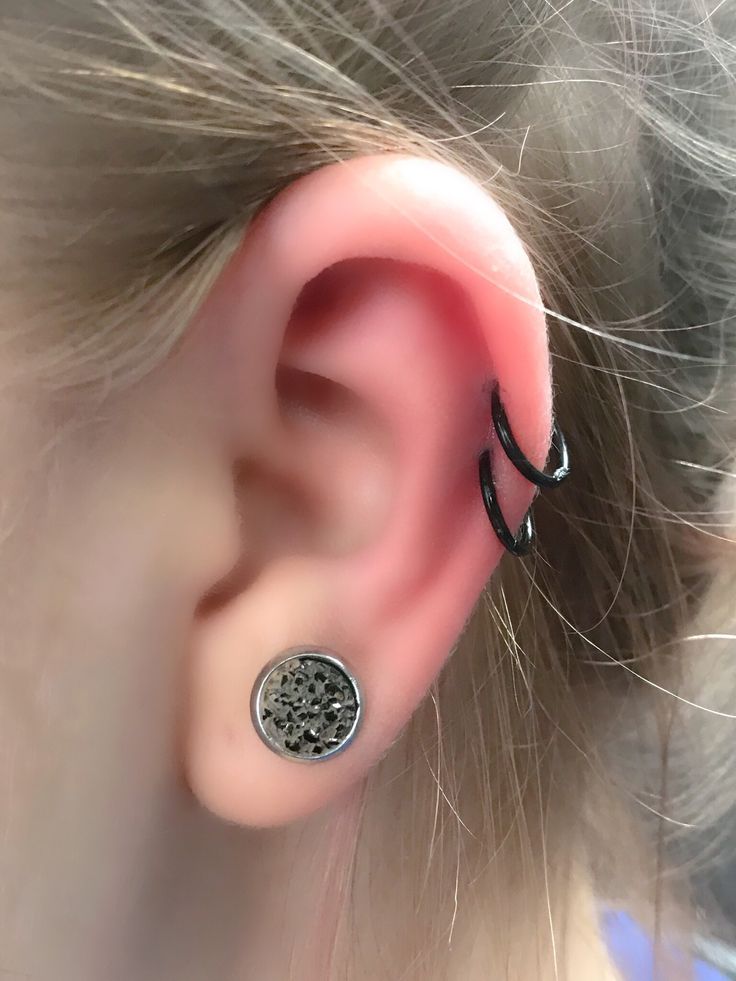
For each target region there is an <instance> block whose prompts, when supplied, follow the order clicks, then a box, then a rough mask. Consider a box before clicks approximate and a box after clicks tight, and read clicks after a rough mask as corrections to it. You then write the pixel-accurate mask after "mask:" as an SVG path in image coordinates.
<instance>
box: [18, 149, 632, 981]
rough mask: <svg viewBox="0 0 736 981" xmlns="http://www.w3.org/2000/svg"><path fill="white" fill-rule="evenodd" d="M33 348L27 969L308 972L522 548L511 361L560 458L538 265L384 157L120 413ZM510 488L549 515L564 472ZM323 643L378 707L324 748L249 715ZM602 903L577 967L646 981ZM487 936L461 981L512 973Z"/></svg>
mask: <svg viewBox="0 0 736 981" xmlns="http://www.w3.org/2000/svg"><path fill="white" fill-rule="evenodd" d="M338 263H344V265H343V266H341V267H340V266H337V267H336V264H338ZM328 269H332V270H333V272H332V273H331V274H330V275H328V276H326V277H324V278H323V279H322V280H320V281H319V283H318V286H317V287H315V288H314V289H313V290H312V293H311V295H310V296H309V297H308V302H305V303H303V304H302V305H300V306H299V307H298V308H297V309H296V310H295V302H296V300H297V297H299V295H300V294H301V292H302V290H303V288H304V286H305V285H306V284H307V283H308V282H309V281H310V280H313V279H314V278H315V277H317V276H319V275H320V274H321V273H323V272H324V271H325V270H328ZM16 315H17V316H19V317H22V311H14V316H16ZM23 357H24V355H23V353H22V352H19V351H16V350H14V349H13V348H12V346H10V345H9V346H8V347H6V349H4V350H3V359H4V360H3V362H2V367H1V368H0V371H2V373H3V376H4V378H3V379H0V381H3V383H2V384H0V391H1V392H2V401H3V405H2V410H1V411H0V418H2V419H3V420H6V422H5V423H4V424H3V427H2V430H1V436H0V439H1V442H0V460H1V461H2V466H0V496H1V499H2V502H3V507H2V519H3V520H2V528H1V531H2V545H1V546H0V579H1V580H2V582H3V583H7V584H8V585H7V587H6V588H4V590H3V598H2V610H1V615H0V623H1V624H2V628H1V630H2V632H1V633H0V671H1V672H2V684H1V685H0V747H1V748H0V814H2V816H3V817H2V823H0V951H2V958H1V959H0V978H2V979H4V978H5V977H8V978H11V977H16V976H17V977H25V976H28V977H32V978H34V979H37V981H72V979H73V981H93V979H94V981H97V979H100V978H105V979H106V981H123V979H126V981H127V979H136V981H146V979H150V981H168V979H170V978H176V979H177V981H201V979H204V978H223V979H226V978H240V977H251V976H252V977H259V978H262V979H269V981H270V979H273V981H283V979H284V978H285V977H288V961H289V956H290V950H289V943H288V942H284V938H293V940H294V943H295V944H296V945H297V946H298V945H299V943H301V942H302V939H301V938H303V937H304V934H305V932H308V931H309V930H310V929H313V924H309V923H305V922H304V908H303V906H302V905H298V906H297V905H295V904H294V903H293V899H290V898H289V897H293V896H294V894H295V892H297V893H299V894H300V895H302V896H303V895H308V894H309V890H310V885H309V882H310V881H311V880H310V876H311V871H310V870H311V869H313V867H314V863H315V861H317V860H318V858H319V856H320V855H321V854H323V853H325V852H326V849H327V847H328V845H327V841H326V829H328V828H331V827H333V826H334V822H335V821H338V823H339V818H340V815H341V814H342V813H343V812H349V810H350V808H351V807H352V806H353V803H352V802H353V794H354V788H355V786H356V785H357V784H358V783H359V782H360V781H361V779H362V778H363V777H364V776H365V775H366V773H367V772H368V771H369V769H370V768H371V767H372V765H373V764H374V763H375V761H376V760H377V759H378V758H380V757H382V756H383V755H384V754H385V753H386V752H387V750H388V749H389V747H390V746H391V743H392V742H393V741H394V739H395V738H396V736H397V734H398V733H399V732H400V731H401V729H402V728H403V727H404V726H405V724H406V723H407V721H408V719H409V718H410V716H411V713H412V711H413V710H414V708H415V707H416V705H417V704H418V702H419V701H420V700H421V698H422V697H423V695H424V693H425V691H426V689H427V687H428V685H429V684H430V682H431V681H432V679H433V678H434V677H435V675H436V674H437V672H438V671H439V670H440V668H441V667H442V664H443V662H444V659H445V658H446V657H447V656H448V652H449V651H450V650H451V648H452V646H453V644H454V642H455V640H456V638H457V637H458V635H459V634H460V632H461V630H462V628H463V624H464V622H465V620H466V618H467V617H468V615H469V613H470V612H471V610H472V607H473V605H474V603H475V601H476V599H477V597H478V595H479V594H480V592H481V590H482V588H483V585H484V583H485V582H486V580H487V578H488V577H489V576H490V575H491V574H492V573H493V570H494V568H495V566H496V565H497V564H498V562H499V561H500V559H501V557H502V554H503V551H502V548H501V546H500V545H499V543H498V542H497V541H496V540H495V538H494V537H493V535H492V534H491V533H490V530H489V527H488V523H487V519H486V517H485V514H484V512H483V508H482V503H481V499H480V495H479V494H478V493H477V489H476V483H475V481H476V460H477V452H478V449H479V447H480V446H482V445H483V440H484V438H485V433H486V428H487V421H488V419H487V402H486V398H485V389H484V386H487V383H488V382H489V380H497V381H498V382H499V383H500V384H501V387H502V391H503V393H504V400H505V404H506V407H507V411H508V414H509V417H510V418H512V419H513V420H514V427H515V431H516V433H517V437H518V439H519V442H520V443H521V445H522V446H523V447H524V448H525V450H526V452H527V454H528V455H529V457H530V458H531V459H532V460H534V461H536V462H537V463H541V461H542V460H543V458H544V456H545V453H546V445H547V439H548V434H549V427H550V413H551V391H550V378H549V355H548V349H547V338H546V333H545V318H544V312H543V310H542V307H541V302H540V299H539V290H538V286H537V283H536V280H535V276H534V272H533V269H532V267H531V264H530V262H529V260H528V257H527V256H526V253H525V251H524V249H523V247H522V245H521V242H520V241H519V239H518V237H517V236H516V233H515V232H514V230H513V229H512V227H511V226H510V224H509V223H508V221H507V220H506V218H505V216H504V215H503V213H502V211H501V209H500V208H499V207H498V205H497V204H495V202H494V201H493V200H492V198H491V197H490V196H489V195H487V194H486V193H485V192H484V191H482V190H481V189H480V188H478V187H477V186H476V185H474V184H472V183H471V182H470V181H468V180H467V179H466V178H464V177H462V176H461V175H460V174H458V173H456V172H455V171H452V170H451V169H449V168H447V167H445V166H440V165H439V164H431V163H427V162H423V161H419V160H414V159H412V158H410V157H391V156H385V157H373V158H366V159H364V160H356V161H353V162H351V163H350V164H348V165H345V166H334V167H331V168H326V169H325V170H323V171H321V172H318V173H316V174H314V175H312V176H310V177H308V178H305V179H303V180H302V181H300V182H297V184H295V185H293V186H292V187H291V188H289V189H287V191H285V192H283V193H282V195H281V196H280V197H279V198H277V199H276V200H275V201H274V202H273V203H272V204H271V205H270V206H269V207H268V208H267V209H266V210H265V211H264V212H263V213H262V214H261V215H260V216H259V218H258V219H257V220H256V222H255V223H254V225H253V226H252V227H251V228H250V229H249V230H248V232H247V233H246V235H245V237H244V241H243V245H242V247H241V248H240V249H239V250H238V251H237V253H236V255H235V256H234V258H233V260H232V261H231V263H230V265H229V267H228V268H227V270H226V271H225V273H224V274H223V275H222V276H221V277H220V279H219V280H218V282H217V283H216V284H215V286H214V287H213V289H212V291H211V293H210V295H209V297H208V298H207V300H206V301H205V303H204V305H203V306H202V308H201V309H200V311H199V313H198V314H197V316H196V317H195V320H194V322H193V323H192V324H191V325H190V327H189V328H188V330H187V333H186V336H185V338H184V341H183V343H182V344H181V345H180V346H179V347H178V349H177V350H176V351H175V353H174V354H173V355H171V356H170V357H169V358H168V359H167V361H166V362H165V363H164V364H162V365H161V366H160V367H159V368H157V369H156V370H155V371H154V372H152V373H151V374H150V375H149V376H148V377H147V378H146V379H145V380H144V381H143V382H141V383H139V384H137V385H135V386H134V387H132V388H130V389H128V390H126V391H124V392H122V393H120V394H117V395H115V396H114V397H113V398H112V399H110V400H108V401H107V402H106V403H105V404H104V406H103V408H102V409H101V410H100V409H99V406H97V407H96V411H95V414H94V415H93V414H92V412H91V410H90V406H89V405H88V404H85V403H84V402H83V400H82V397H81V396H79V401H76V400H75V398H72V397H70V398H68V399H66V400H65V401H64V403H63V404H62V405H61V406H60V405H59V404H58V402H56V401H54V399H53V397H52V396H51V395H50V394H49V393H48V392H41V391H38V390H37V389H36V388H35V387H34V385H33V382H32V381H31V380H29V381H27V382H26V381H19V380H18V379H19V378H23V377H24V376H23V374H22V372H20V373H19V370H18V369H19V366H21V365H22V360H23ZM498 484H499V487H500V490H501V496H502V503H503V507H504V511H505V513H506V514H507V516H508V519H509V522H510V523H511V524H514V522H516V523H518V521H519V520H520V518H521V516H522V515H523V514H524V512H525V510H526V508H527V507H528V506H529V504H530V502H531V493H532V490H531V488H530V487H529V485H528V484H526V483H525V482H524V481H523V480H522V479H521V478H520V477H518V475H517V474H516V473H515V471H513V469H512V468H511V467H510V466H506V467H505V469H503V470H502V471H501V472H499V474H498ZM223 584H224V585H223ZM218 589H219V592H218ZM213 591H215V592H216V593H217V595H218V602H207V597H208V596H211V594H212V592H213ZM304 643H311V644H320V645H322V646H324V647H328V648H331V649H333V650H335V651H338V652H340V653H341V654H342V655H343V656H345V657H346V658H348V659H349V660H350V662H351V664H352V665H354V667H355V669H356V672H357V673H358V674H359V676H360V678H361V682H362V685H363V688H364V691H365V698H366V715H365V722H364V725H363V727H362V729H361V733H360V736H359V738H358V739H356V741H355V743H354V744H353V746H351V748H350V750H349V751H347V752H345V753H344V754H342V755H341V756H339V757H336V758H335V759H334V760H330V761H329V762H325V763H324V764H322V765H319V764H318V765H315V766H305V765H303V764H299V763H294V762H291V761H284V760H281V759H279V758H278V757H277V756H276V755H274V754H273V753H271V752H270V751H269V750H268V749H267V748H266V747H265V746H264V745H263V743H261V742H260V741H259V739H258V737H257V735H256V734H255V732H254V730H253V728H252V725H251V721H250V717H249V712H248V696H249V692H250V689H251V687H252V684H253V681H254V680H255V678H256V676H257V674H258V672H259V671H260V669H261V668H262V667H263V665H264V664H265V663H266V662H267V661H268V660H270V659H271V658H272V657H274V656H275V655H276V654H278V653H279V652H280V651H282V650H284V649H287V648H290V647H293V646H295V645H299V644H304ZM264 827H269V828H272V830H268V831H263V830H260V829H262V828H264ZM279 829H281V830H279ZM297 836H298V838H299V842H300V852H299V853H295V852H293V851H292V845H293V842H294V841H295V840H296V837H297ZM299 855H301V856H302V857H301V858H300V857H299ZM287 856H288V860H287ZM575 896H576V900H575V903H576V906H575V908H574V910H573V912H572V913H571V920H572V921H573V922H574V923H575V924H576V929H575V934H576V935H575V937H574V938H572V939H571V947H570V957H571V970H572V971H573V974H572V976H573V977H580V978H591V977H595V978H602V979H605V978H608V977H610V978H613V977H615V975H614V973H613V969H612V968H611V966H610V964H609V963H608V961H607V958H606V956H605V953H604V951H603V948H602V946H601V944H600V941H599V939H598V934H597V929H596V926H595V917H594V912H593V901H592V897H591V894H590V890H589V889H588V887H587V886H586V885H585V879H584V877H583V878H581V885H580V888H579V889H577V890H576V891H575ZM275 935H276V936H277V937H278V938H279V939H278V942H275V941H274V936H275ZM466 946H467V954H466V955H464V956H465V967H464V969H463V970H462V971H461V972H460V973H459V974H458V981H459V978H460V977H462V978H463V981H467V979H469V978H475V977H478V978H480V977H486V976H487V974H486V973H485V971H486V969H487V964H488V963H489V959H488V957H487V956H486V954H487V952H484V951H483V950H478V949H477V948H476V949H472V944H471V943H470V942H468V943H467V944H466ZM275 950H276V951H277V953H276V954H275V953H274V951H275ZM461 950H462V942H461ZM484 965H486V967H485V968H484ZM4 970H5V971H6V974H3V971H4ZM368 970H369V968H368ZM576 972H577V973H576ZM315 981H316V979H315Z"/></svg>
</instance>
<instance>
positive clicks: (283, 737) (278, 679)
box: [251, 647, 362, 761]
mask: <svg viewBox="0 0 736 981" xmlns="http://www.w3.org/2000/svg"><path fill="white" fill-rule="evenodd" d="M361 714H362V697H361V693H360V688H359V686H358V682H357V680H356V679H355V677H354V676H353V674H352V673H351V672H350V670H349V669H348V668H347V667H346V665H345V664H344V663H343V662H342V661H341V660H340V658H339V657H337V656H336V655H335V654H333V653H331V652H328V651H324V650H320V649H319V648H313V647H298V648H292V649H291V650H288V651H285V652H284V653H283V654H280V655H279V656H278V657H277V658H276V659H275V660H273V661H271V662H270V663H269V664H267V665H266V667H265V668H264V669H263V671H261V673H260V675H259V676H258V678H257V679H256V683H255V685H254V686H253V695H252V698H251V715H252V718H253V725H254V726H255V727H256V731H257V732H258V735H259V736H260V737H261V739H262V740H263V741H264V742H265V744H266V745H267V746H268V747H269V749H271V750H273V751H274V753H278V754H279V755H280V756H285V757H288V758H289V759H295V760H306V761H312V760H324V759H327V758H328V757H330V756H334V755H335V754H336V753H339V752H340V751H341V750H343V749H345V748H346V747H347V746H348V745H349V744H350V743H351V742H352V740H353V738H354V736H355V734H356V732H357V731H358V726H359V725H360V720H361Z"/></svg>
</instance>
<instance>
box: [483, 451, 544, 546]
mask: <svg viewBox="0 0 736 981" xmlns="http://www.w3.org/2000/svg"><path fill="white" fill-rule="evenodd" d="M478 476H479V477H480V492H481V494H482V496H483V503H484V504H485V508H486V514H487V515H488V520H489V521H490V522H491V525H492V526H493V530H494V531H495V532H496V535H497V536H498V539H499V541H500V542H501V544H502V545H503V546H504V548H505V549H506V550H507V551H509V552H511V554H512V555H515V556H516V557H517V558H521V556H522V555H526V554H527V553H528V552H529V551H530V550H531V547H532V545H533V544H534V521H533V520H532V513H531V511H527V513H526V515H525V516H524V520H523V522H522V524H521V528H520V529H519V531H518V532H517V533H516V535H514V534H513V533H512V531H511V529H510V528H509V526H508V525H507V524H506V519H505V518H504V516H503V514H502V513H501V508H500V505H499V503H498V497H497V496H496V486H495V484H494V483H493V473H492V471H491V452H490V450H483V452H482V453H481V455H480V458H479V460H478Z"/></svg>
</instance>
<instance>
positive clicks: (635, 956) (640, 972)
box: [601, 910, 728, 981]
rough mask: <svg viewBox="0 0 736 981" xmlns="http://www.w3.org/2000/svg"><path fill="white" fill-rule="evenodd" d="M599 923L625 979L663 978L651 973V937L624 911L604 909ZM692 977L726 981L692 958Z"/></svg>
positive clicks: (651, 980) (649, 980)
mask: <svg viewBox="0 0 736 981" xmlns="http://www.w3.org/2000/svg"><path fill="white" fill-rule="evenodd" d="M601 925H602V928H603V935H604V937H605V940H606V944H607V945H608V950H609V952H610V954H611V959H612V960H613V963H614V964H615V965H616V967H617V969H618V970H619V971H620V972H621V974H622V975H623V976H624V978H625V981H667V979H666V978H662V977H661V975H660V976H655V974H654V945H653V943H652V939H651V937H650V936H649V935H648V934H647V933H646V932H645V931H644V930H643V929H642V928H641V927H640V926H639V924H638V923H637V922H636V920H634V919H633V918H632V917H631V916H629V914H628V913H623V912H621V911H620V910H604V911H603V913H602V914H601ZM692 978H693V981H728V979H727V978H726V976H725V975H724V974H721V973H720V971H716V969H715V968H713V967H709V966H708V965H707V964H705V963H703V961H694V963H693V975H692Z"/></svg>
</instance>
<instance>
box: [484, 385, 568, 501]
mask: <svg viewBox="0 0 736 981" xmlns="http://www.w3.org/2000/svg"><path fill="white" fill-rule="evenodd" d="M491 415H492V416H493V425H494V428H495V430H496V434H497V436H498V439H499V442H500V443H501V446H502V447H503V448H504V451H505V453H506V456H507V457H508V458H509V460H510V461H511V462H512V463H513V465H514V466H515V467H516V469H517V470H518V471H519V473H520V474H521V475H522V476H524V477H526V479H527V480H528V481H529V482H530V483H532V484H536V485H537V487H543V488H545V489H546V490H550V489H551V488H553V487H559V486H560V484H561V483H562V481H563V480H565V478H566V477H568V476H569V474H570V453H569V451H568V449H567V443H566V442H565V437H564V436H563V435H562V430H561V429H560V427H559V426H558V425H557V423H556V422H555V424H554V427H553V429H552V445H553V446H554V447H555V449H556V450H557V453H558V454H559V458H560V462H559V465H558V467H557V469H556V470H554V471H553V472H552V473H545V472H544V471H543V470H537V468H536V467H535V466H534V465H533V464H532V463H530V462H529V460H527V458H526V457H525V456H524V454H523V453H522V452H521V450H520V448H519V444H518V443H517V442H516V440H515V439H514V436H513V433H512V432H511V427H510V426H509V420H508V418H507V416H506V410H505V409H504V407H503V403H502V402H501V395H500V393H499V390H498V385H496V387H495V388H494V389H493V394H492V396H491Z"/></svg>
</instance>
